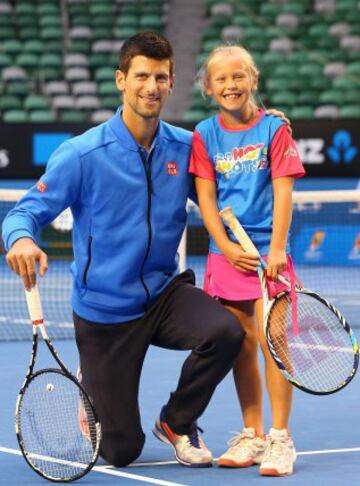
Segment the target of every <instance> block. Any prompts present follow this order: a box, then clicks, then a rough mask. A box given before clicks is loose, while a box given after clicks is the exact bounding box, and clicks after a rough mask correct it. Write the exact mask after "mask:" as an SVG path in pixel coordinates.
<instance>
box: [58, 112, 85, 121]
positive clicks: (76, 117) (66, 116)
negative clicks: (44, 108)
mask: <svg viewBox="0 0 360 486" xmlns="http://www.w3.org/2000/svg"><path fill="white" fill-rule="evenodd" d="M86 119H87V114H86V113H85V112H82V111H80V110H66V111H63V112H62V113H60V114H59V120H60V121H61V122H64V123H83V122H85V121H86Z"/></svg>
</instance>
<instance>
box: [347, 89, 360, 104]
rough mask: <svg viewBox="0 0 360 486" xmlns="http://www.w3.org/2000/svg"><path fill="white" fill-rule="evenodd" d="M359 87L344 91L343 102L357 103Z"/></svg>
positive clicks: (359, 97)
mask: <svg viewBox="0 0 360 486" xmlns="http://www.w3.org/2000/svg"><path fill="white" fill-rule="evenodd" d="M359 100H360V87H359V89H350V90H347V91H345V92H344V103H345V104H346V103H354V104H356V103H359Z"/></svg>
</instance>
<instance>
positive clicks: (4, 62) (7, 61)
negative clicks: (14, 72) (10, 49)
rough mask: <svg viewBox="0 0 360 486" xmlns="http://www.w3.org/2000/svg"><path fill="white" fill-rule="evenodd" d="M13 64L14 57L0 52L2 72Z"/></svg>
mask: <svg viewBox="0 0 360 486" xmlns="http://www.w3.org/2000/svg"><path fill="white" fill-rule="evenodd" d="M12 64H13V60H12V57H11V56H9V54H6V53H4V52H0V70H1V69H3V68H4V67H7V66H11V65H12Z"/></svg>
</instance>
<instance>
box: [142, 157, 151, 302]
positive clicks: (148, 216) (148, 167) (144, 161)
mask: <svg viewBox="0 0 360 486" xmlns="http://www.w3.org/2000/svg"><path fill="white" fill-rule="evenodd" d="M153 153H154V150H152V151H151V152H150V154H149V157H148V158H147V159H146V158H145V157H144V153H143V151H142V150H141V149H139V154H140V158H141V162H142V164H143V167H144V170H145V176H146V183H147V194H148V205H147V213H146V221H147V227H148V242H147V246H146V252H145V256H144V259H143V262H142V265H141V268H140V280H141V283H142V286H143V287H144V290H145V293H146V301H147V304H146V306H145V310H146V309H147V305H148V303H149V301H150V291H149V289H148V287H147V285H146V283H145V280H144V267H145V263H146V260H147V258H148V256H149V253H150V246H151V240H152V228H151V195H152V193H153V188H152V180H151V162H152V157H153Z"/></svg>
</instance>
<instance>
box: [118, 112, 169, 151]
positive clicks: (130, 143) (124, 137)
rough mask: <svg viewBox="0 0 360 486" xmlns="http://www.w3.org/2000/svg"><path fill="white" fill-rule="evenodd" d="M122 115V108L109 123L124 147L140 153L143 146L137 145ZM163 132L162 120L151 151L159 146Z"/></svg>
mask: <svg viewBox="0 0 360 486" xmlns="http://www.w3.org/2000/svg"><path fill="white" fill-rule="evenodd" d="M121 113H122V108H121V107H120V108H118V109H117V111H116V113H115V115H114V116H113V117H112V118H110V120H109V121H108V123H109V125H110V128H111V130H112V131H113V132H114V134H115V135H116V138H117V139H118V140H119V141H120V142H121V144H122V145H123V146H125V147H126V148H127V149H129V150H132V151H134V152H138V151H139V148H140V147H141V145H139V144H138V143H137V141H136V140H135V139H134V137H133V136H132V135H131V133H130V132H129V130H128V128H127V126H126V125H125V123H124V121H123V119H122V116H121ZM161 132H162V122H161V120H160V123H159V126H158V129H157V130H156V133H155V137H154V140H153V143H152V145H151V149H153V148H155V147H156V146H157V145H159V143H160V138H161Z"/></svg>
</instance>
